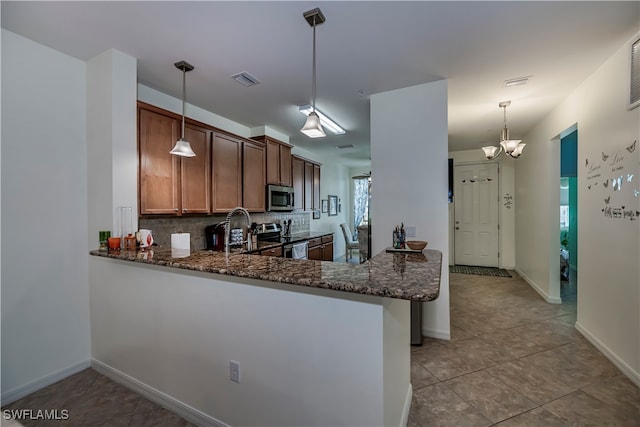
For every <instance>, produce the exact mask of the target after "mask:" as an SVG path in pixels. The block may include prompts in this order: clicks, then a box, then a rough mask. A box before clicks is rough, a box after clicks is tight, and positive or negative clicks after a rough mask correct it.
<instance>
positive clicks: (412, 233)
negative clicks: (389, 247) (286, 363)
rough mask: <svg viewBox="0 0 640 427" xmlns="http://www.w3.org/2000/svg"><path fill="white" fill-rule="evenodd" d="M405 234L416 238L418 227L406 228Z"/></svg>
mask: <svg viewBox="0 0 640 427" xmlns="http://www.w3.org/2000/svg"><path fill="white" fill-rule="evenodd" d="M404 231H405V234H406V236H407V237H416V226H415V225H410V226H407V227H405V229H404Z"/></svg>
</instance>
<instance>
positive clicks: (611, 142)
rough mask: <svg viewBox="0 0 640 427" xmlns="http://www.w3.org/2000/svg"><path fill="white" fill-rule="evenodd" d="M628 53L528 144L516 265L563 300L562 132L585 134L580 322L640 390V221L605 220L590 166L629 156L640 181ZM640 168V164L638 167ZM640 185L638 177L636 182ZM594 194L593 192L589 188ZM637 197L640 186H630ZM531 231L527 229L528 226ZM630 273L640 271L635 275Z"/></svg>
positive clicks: (519, 175)
mask: <svg viewBox="0 0 640 427" xmlns="http://www.w3.org/2000/svg"><path fill="white" fill-rule="evenodd" d="M627 48H628V46H627V44H625V45H624V46H622V47H620V49H619V50H618V51H617V52H615V53H614V54H613V55H612V57H611V58H610V59H609V60H608V61H606V62H605V63H604V64H603V65H602V66H601V67H600V69H598V70H597V71H596V72H595V73H594V74H593V75H592V76H590V77H589V78H588V79H587V80H586V81H585V82H584V83H583V84H582V85H580V87H579V88H578V89H576V91H574V92H573V93H572V94H571V95H570V96H569V97H568V98H567V99H566V100H565V101H564V102H563V103H562V104H561V105H559V106H558V107H557V108H556V109H555V110H554V111H553V112H552V113H551V114H550V115H549V116H547V117H546V118H545V119H544V120H543V121H542V122H541V123H540V124H539V125H538V126H537V127H536V128H535V129H534V130H533V131H532V132H530V133H529V134H528V135H526V136H525V137H524V138H523V139H524V140H525V141H526V142H527V148H526V150H525V153H524V154H523V156H522V157H521V158H520V159H519V162H518V164H517V167H516V181H517V183H518V186H517V194H516V197H517V200H518V203H517V207H516V221H517V223H518V224H522V225H523V226H519V227H518V228H517V229H516V266H517V269H518V271H519V272H520V273H521V274H522V275H523V277H525V279H526V280H527V281H528V282H529V283H530V284H531V285H532V286H533V287H534V288H536V290H538V292H540V293H541V294H543V295H546V296H547V297H551V298H553V297H555V296H558V297H559V292H558V286H557V283H558V282H559V263H558V256H559V255H558V253H559V242H558V240H559V212H558V210H557V207H558V206H559V179H560V166H559V154H560V147H559V141H558V138H559V136H560V134H561V133H562V132H564V131H565V130H567V129H569V128H571V127H572V126H573V125H575V124H576V123H577V129H578V257H579V258H578V321H577V324H576V327H577V328H578V329H579V330H580V331H581V332H582V333H583V334H584V335H585V336H586V337H587V338H588V339H589V340H590V341H591V342H592V343H594V344H595V345H596V346H597V347H598V348H599V349H600V350H601V351H602V352H603V353H604V354H605V355H606V356H607V357H608V358H609V359H611V360H612V361H613V362H614V363H615V364H616V365H617V366H618V367H619V368H620V369H622V371H623V372H624V373H625V374H626V375H627V376H628V377H629V378H631V379H632V380H633V381H634V382H635V383H636V384H638V385H640V315H639V312H640V272H639V271H638V269H637V268H635V266H636V265H637V264H638V259H640V245H639V242H638V239H636V238H635V236H637V235H638V234H639V223H640V221H638V220H635V221H631V220H629V219H626V220H621V219H619V220H618V219H611V218H605V217H604V214H603V211H602V210H603V209H604V207H605V204H606V203H605V202H604V198H605V197H606V191H603V189H602V181H604V180H605V179H606V177H608V176H609V175H610V167H609V166H607V167H609V170H608V171H607V170H606V168H605V169H603V175H602V176H601V177H600V178H598V179H597V180H596V181H599V184H600V186H599V187H598V186H594V185H593V184H594V182H595V181H593V182H592V181H589V180H588V179H587V168H586V160H587V159H590V161H591V163H592V164H593V163H594V162H597V163H601V162H602V161H601V157H602V153H603V152H606V153H611V154H613V153H615V152H616V151H619V150H622V152H624V153H626V155H627V156H629V159H631V160H627V161H630V162H631V164H635V165H636V167H635V170H634V168H633V167H632V168H631V170H628V171H625V172H624V173H625V174H627V173H632V174H634V175H635V176H636V177H638V176H639V175H640V168H638V163H639V162H638V155H639V152H640V150H639V149H637V148H636V150H635V151H634V152H633V153H627V152H626V150H625V148H626V147H627V146H629V145H630V144H631V143H632V142H633V141H634V140H638V139H640V109H638V108H636V109H635V110H632V111H628V110H627V109H626V102H627V101H626V94H627V84H628V83H627V79H628V78H629V75H628V69H627V67H628V51H627ZM634 162H635V163H634ZM634 179H637V178H634ZM589 184H591V185H592V188H591V189H589V188H588V185H589ZM624 185H625V187H624V188H625V191H627V192H629V193H626V194H631V196H630V197H631V203H629V205H630V206H631V205H632V204H633V206H635V209H636V210H640V206H638V203H639V200H640V199H639V198H638V197H633V196H632V189H633V187H634V186H635V188H638V182H637V181H632V183H628V184H627V183H625V184H624ZM524 225H526V226H524ZM630 266H633V267H631V268H630Z"/></svg>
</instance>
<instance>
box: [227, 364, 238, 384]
mask: <svg viewBox="0 0 640 427" xmlns="http://www.w3.org/2000/svg"><path fill="white" fill-rule="evenodd" d="M229 379H230V380H231V381H234V382H236V383H239V382H240V362H236V361H235V360H231V361H230V362H229Z"/></svg>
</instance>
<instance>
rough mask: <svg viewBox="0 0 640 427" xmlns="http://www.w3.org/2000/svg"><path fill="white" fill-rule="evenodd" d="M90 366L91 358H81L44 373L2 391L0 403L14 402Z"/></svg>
mask: <svg viewBox="0 0 640 427" xmlns="http://www.w3.org/2000/svg"><path fill="white" fill-rule="evenodd" d="M90 367H91V360H89V359H87V360H83V361H82V362H78V363H75V364H73V365H71V366H67V367H66V368H63V369H60V370H58V371H55V372H53V373H51V374H48V375H45V376H43V377H40V378H38V379H37V380H33V381H31V382H29V383H27V384H25V385H22V386H19V387H16V388H14V389H12V390H9V391H7V392H4V393H2V397H1V398H0V399H2V405H3V406H4V405H7V404H9V403H12V402H15V401H16V400H18V399H22V398H23V397H25V396H28V395H30V394H31V393H34V392H36V391H38V390H40V389H42V388H45V387H46V386H48V385H51V384H53V383H57V382H58V381H60V380H63V379H65V378H67V377H68V376H71V375H73V374H77V373H78V372H80V371H84V370H85V369H87V368H90Z"/></svg>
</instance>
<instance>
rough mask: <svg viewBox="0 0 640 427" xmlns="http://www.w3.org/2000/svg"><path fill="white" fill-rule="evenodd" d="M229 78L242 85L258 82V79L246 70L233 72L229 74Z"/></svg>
mask: <svg viewBox="0 0 640 427" xmlns="http://www.w3.org/2000/svg"><path fill="white" fill-rule="evenodd" d="M231 78H232V79H233V80H235V81H237V82H238V83H240V84H241V85H242V86H244V87H249V86H255V85H257V84H259V83H260V80H258V79H257V78H256V77H255V76H252V75H251V74H249V73H247V72H246V71H242V72H240V73H237V74H234V75H233V76H231Z"/></svg>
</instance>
